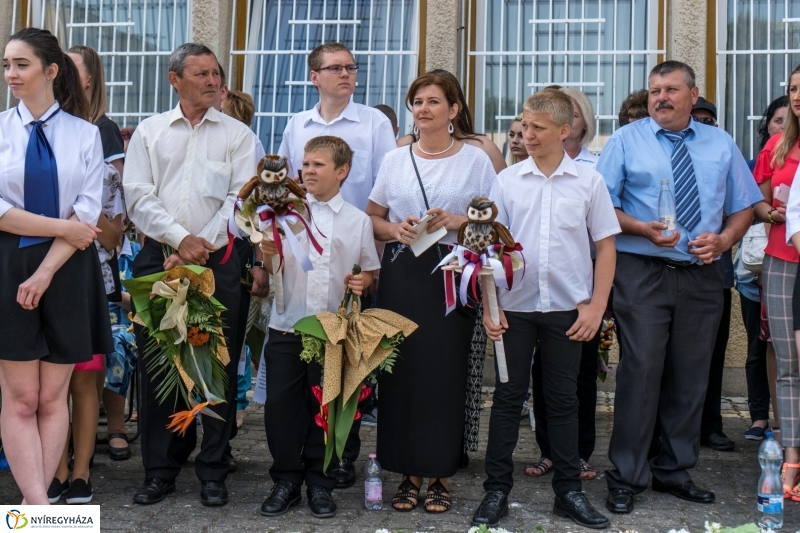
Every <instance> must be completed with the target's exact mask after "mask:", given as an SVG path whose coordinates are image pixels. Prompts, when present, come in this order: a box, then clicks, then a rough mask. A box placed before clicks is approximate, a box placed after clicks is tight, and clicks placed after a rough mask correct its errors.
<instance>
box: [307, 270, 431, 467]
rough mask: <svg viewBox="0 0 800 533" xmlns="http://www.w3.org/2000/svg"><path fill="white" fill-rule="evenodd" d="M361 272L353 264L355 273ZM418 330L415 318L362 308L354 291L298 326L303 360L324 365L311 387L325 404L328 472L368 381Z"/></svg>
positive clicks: (322, 422) (322, 420)
mask: <svg viewBox="0 0 800 533" xmlns="http://www.w3.org/2000/svg"><path fill="white" fill-rule="evenodd" d="M360 272H361V267H359V266H358V265H354V266H353V274H359V273H360ZM348 308H350V311H349V312H348ZM416 329H417V325H416V324H415V323H414V322H412V321H410V320H408V319H406V318H404V317H402V316H400V315H398V314H397V313H393V312H391V311H387V310H385V309H367V310H365V311H364V312H361V311H360V310H359V305H358V298H354V294H353V293H352V292H351V291H350V290H348V291H347V292H345V296H344V299H343V300H342V302H341V303H340V304H339V309H338V312H337V313H330V312H327V311H326V312H323V313H317V314H316V315H311V316H307V317H305V318H302V319H300V320H299V321H298V322H297V323H296V324H295V325H294V331H295V333H296V334H297V335H300V337H301V340H302V343H303V351H302V352H301V353H300V359H302V360H303V361H305V362H306V363H312V362H314V363H318V364H319V365H320V366H322V369H323V377H322V385H321V386H319V385H315V386H314V387H312V392H313V394H314V397H315V398H316V399H317V401H318V402H319V405H320V412H319V413H318V414H317V415H316V417H315V422H316V424H317V425H318V426H320V427H321V428H322V430H323V432H324V433H325V463H324V471H327V469H328V465H329V464H330V461H331V459H332V458H333V454H334V453H335V454H336V456H337V457H338V458H339V459H341V458H342V453H343V452H344V447H345V443H346V442H347V436H348V434H349V433H350V428H351V427H352V426H353V422H354V421H355V420H358V419H359V418H361V413H360V412H359V411H358V404H359V402H361V401H363V400H364V399H365V398H366V397H367V396H369V393H370V390H371V389H370V387H368V386H367V385H366V384H365V383H364V380H365V379H366V378H367V377H368V376H369V375H370V374H371V373H373V372H375V371H384V372H391V371H392V368H393V367H394V365H395V363H396V361H397V358H398V355H399V346H400V344H402V343H403V341H404V340H405V338H406V337H408V336H409V335H411V333H413V332H414V330H416Z"/></svg>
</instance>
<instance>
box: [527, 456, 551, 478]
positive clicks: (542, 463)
mask: <svg viewBox="0 0 800 533" xmlns="http://www.w3.org/2000/svg"><path fill="white" fill-rule="evenodd" d="M548 463H549V464H548ZM552 469H553V462H552V461H551V460H550V459H547V458H546V457H542V458H541V459H539V461H538V462H536V463H533V464H532V465H528V466H526V467H525V475H526V476H531V477H540V476H543V475H545V474H547V473H548V472H549V471H550V470H552Z"/></svg>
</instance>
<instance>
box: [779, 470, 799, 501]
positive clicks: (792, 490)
mask: <svg viewBox="0 0 800 533" xmlns="http://www.w3.org/2000/svg"><path fill="white" fill-rule="evenodd" d="M787 468H795V469H798V468H800V464H798V463H783V466H782V467H781V481H783V499H784V500H789V499H791V500H792V501H796V502H800V490H798V483H797V478H798V477H800V472H797V473H795V475H794V480H792V483H791V485H787V484H786V469H787Z"/></svg>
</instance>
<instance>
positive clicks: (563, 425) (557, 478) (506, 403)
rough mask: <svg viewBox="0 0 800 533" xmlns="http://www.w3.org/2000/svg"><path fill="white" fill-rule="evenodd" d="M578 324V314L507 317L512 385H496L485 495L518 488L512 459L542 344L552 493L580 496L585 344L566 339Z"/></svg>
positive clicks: (507, 339)
mask: <svg viewBox="0 0 800 533" xmlns="http://www.w3.org/2000/svg"><path fill="white" fill-rule="evenodd" d="M577 318H578V312H577V311H561V312H552V313H538V312H535V313H517V312H511V311H507V312H506V319H507V320H508V330H507V331H506V333H505V335H503V341H504V344H505V348H506V364H507V367H508V382H507V383H501V382H500V381H497V382H496V383H495V389H494V403H493V404H492V412H491V415H490V416H489V443H488V446H487V448H486V481H485V482H484V483H483V488H484V489H485V490H501V491H503V492H504V493H505V494H508V493H510V492H511V488H512V487H513V485H514V460H513V457H512V454H513V453H514V448H516V446H517V439H518V438H519V410H520V406H521V405H522V402H523V401H524V400H525V395H526V393H527V392H528V383H529V381H530V370H531V358H532V357H533V350H534V348H535V347H536V343H537V342H538V343H539V345H540V346H541V347H542V357H541V359H542V375H543V380H542V381H543V387H542V388H543V390H544V397H545V401H546V403H547V424H548V428H549V436H550V449H551V459H552V461H553V467H554V470H555V473H554V475H553V491H554V492H555V493H556V494H558V495H561V494H564V493H566V492H569V491H571V490H581V480H580V479H579V478H578V476H579V475H580V459H579V457H578V399H577V396H576V390H577V386H578V371H579V368H580V362H581V343H580V342H575V341H571V340H569V338H568V337H567V336H566V334H565V332H566V331H567V330H568V329H569V328H570V327H571V326H572V324H574V323H575V320H577ZM496 366H497V362H496V361H495V367H496ZM495 370H496V368H495Z"/></svg>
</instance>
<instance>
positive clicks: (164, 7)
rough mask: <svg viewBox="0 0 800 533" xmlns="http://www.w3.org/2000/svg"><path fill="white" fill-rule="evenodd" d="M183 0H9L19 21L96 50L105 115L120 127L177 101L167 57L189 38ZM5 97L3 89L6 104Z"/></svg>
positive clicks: (186, 7) (186, 0)
mask: <svg viewBox="0 0 800 533" xmlns="http://www.w3.org/2000/svg"><path fill="white" fill-rule="evenodd" d="M189 1H190V0H100V1H98V0H88V1H87V0H30V1H29V2H27V3H25V2H22V0H14V9H15V13H18V12H19V10H20V9H22V6H23V5H26V4H27V6H28V12H27V13H23V14H22V15H23V16H22V19H23V20H24V21H25V25H26V26H36V27H39V28H46V29H48V30H50V31H51V32H53V34H54V35H55V36H56V37H58V39H59V41H60V42H61V45H62V47H63V48H64V49H65V50H66V49H67V48H69V47H70V46H73V45H78V44H82V45H86V46H91V47H92V48H94V49H95V50H97V51H98V52H99V54H100V56H101V57H102V59H103V68H104V70H105V77H106V87H107V91H108V109H107V110H106V114H107V115H108V116H109V117H110V118H111V119H112V120H114V121H115V122H117V124H119V125H120V126H136V125H137V124H138V123H139V122H141V121H142V120H144V119H145V118H147V117H149V116H151V115H155V114H158V113H161V112H164V111H166V110H168V109H171V108H172V107H174V106H175V105H176V104H177V100H176V98H175V95H174V91H173V90H172V88H171V87H170V86H169V83H168V82H167V61H168V58H169V54H170V52H171V51H172V50H173V48H175V47H176V46H178V45H180V44H182V43H184V42H186V41H187V40H188V39H189ZM17 29H18V28H14V27H12V33H13V32H15V31H17ZM10 97H11V95H10V91H9V95H8V99H9V100H8V101H9V104H7V105H10Z"/></svg>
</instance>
